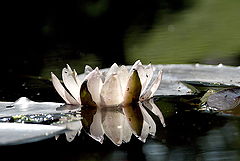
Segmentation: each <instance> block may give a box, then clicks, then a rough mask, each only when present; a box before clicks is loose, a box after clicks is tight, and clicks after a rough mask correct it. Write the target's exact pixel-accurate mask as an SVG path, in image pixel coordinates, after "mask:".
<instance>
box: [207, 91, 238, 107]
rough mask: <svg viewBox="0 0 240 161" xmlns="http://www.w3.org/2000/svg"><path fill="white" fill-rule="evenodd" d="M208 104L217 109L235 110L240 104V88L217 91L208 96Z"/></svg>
mask: <svg viewBox="0 0 240 161" xmlns="http://www.w3.org/2000/svg"><path fill="white" fill-rule="evenodd" d="M207 104H208V106H210V107H212V108H216V109H217V110H222V111H226V110H233V109H234V108H236V107H237V106H238V105H239V104H240V88H231V89H224V90H222V91H219V92H216V93H214V94H212V95H210V96H209V97H208V100H207Z"/></svg>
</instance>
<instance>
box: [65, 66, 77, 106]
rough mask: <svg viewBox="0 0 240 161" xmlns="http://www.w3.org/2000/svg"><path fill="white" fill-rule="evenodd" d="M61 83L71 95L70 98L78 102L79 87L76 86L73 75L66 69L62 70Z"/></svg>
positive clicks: (69, 69)
mask: <svg viewBox="0 0 240 161" xmlns="http://www.w3.org/2000/svg"><path fill="white" fill-rule="evenodd" d="M62 78H63V83H64V85H65V86H66V87H67V89H68V90H69V92H70V93H71V94H72V96H73V97H74V98H75V99H76V100H77V101H79V102H80V86H79V85H78V84H77V81H76V77H75V73H74V72H73V71H72V70H71V68H70V67H69V66H68V68H63V70H62Z"/></svg>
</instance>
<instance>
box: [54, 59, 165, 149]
mask: <svg viewBox="0 0 240 161" xmlns="http://www.w3.org/2000/svg"><path fill="white" fill-rule="evenodd" d="M153 72H154V70H153V67H152V66H151V64H149V65H148V66H143V65H142V63H141V62H140V61H139V60H138V61H136V62H135V64H134V65H133V66H132V68H131V69H130V70H128V68H127V67H126V66H120V67H119V66H118V65H117V64H113V65H112V66H111V68H110V69H109V70H108V71H107V72H101V71H100V70H99V69H98V68H95V69H94V70H93V69H92V68H91V67H89V66H87V67H86V68H85V73H86V77H85V78H84V79H83V81H81V80H80V78H79V76H78V75H77V73H76V71H75V70H73V71H72V69H71V68H70V66H67V68H64V69H63V71H62V78H63V83H64V85H65V87H66V88H67V89H65V88H64V87H63V85H62V84H61V83H60V81H59V79H58V78H57V77H56V76H55V75H54V74H53V73H51V75H52V82H53V85H54V87H55V89H56V90H57V92H58V93H59V95H60V96H61V97H62V98H63V99H64V100H65V102H66V103H67V104H72V105H82V110H81V113H82V115H83V120H82V123H83V127H84V128H85V129H86V131H87V132H88V133H89V134H90V136H91V137H93V138H94V139H96V140H97V141H99V142H101V143H102V142H103V135H104V134H105V135H106V136H107V137H108V138H109V139H110V140H112V142H113V143H115V144H116V145H120V144H121V143H122V142H128V141H129V140H130V138H131V135H132V134H134V135H136V136H138V138H139V139H140V140H141V141H143V142H145V140H146V138H147V136H148V134H151V135H154V134H155V132H156V125H155V122H154V121H153V119H152V118H151V116H150V115H149V114H148V113H147V111H146V109H145V108H144V106H143V104H142V102H143V101H146V100H149V99H150V98H151V97H153V94H154V93H155V92H156V90H157V89H158V86H159V85H160V81H161V78H162V71H159V72H158V74H157V76H156V79H155V80H152V78H153ZM68 91H69V92H68ZM152 103H153V102H151V103H149V104H148V105H150V106H151V107H149V106H146V105H145V107H146V108H148V109H149V110H150V111H152V112H153V113H154V114H155V115H157V116H158V117H159V118H160V120H161V121H162V123H163V125H164V121H163V117H162V114H161V112H160V110H159V109H158V107H156V106H154V105H152ZM90 109H91V112H89V110H90ZM109 111H111V112H109ZM86 116H88V117H86Z"/></svg>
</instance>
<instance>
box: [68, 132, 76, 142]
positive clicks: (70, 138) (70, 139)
mask: <svg viewBox="0 0 240 161" xmlns="http://www.w3.org/2000/svg"><path fill="white" fill-rule="evenodd" d="M77 133H78V131H68V132H65V135H66V139H67V141H68V142H71V141H73V140H74V138H75V136H76V135H77Z"/></svg>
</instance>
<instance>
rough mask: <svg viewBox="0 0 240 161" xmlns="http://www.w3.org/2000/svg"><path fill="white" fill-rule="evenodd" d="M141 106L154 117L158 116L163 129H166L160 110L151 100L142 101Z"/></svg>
mask: <svg viewBox="0 0 240 161" xmlns="http://www.w3.org/2000/svg"><path fill="white" fill-rule="evenodd" d="M143 104H144V105H145V107H147V108H148V109H149V110H150V111H152V113H154V114H155V115H156V116H158V118H159V120H160V121H161V123H162V125H163V127H166V124H165V121H164V117H163V114H162V112H161V111H160V109H159V108H158V107H157V105H156V104H155V103H154V101H153V99H150V100H149V101H144V102H143Z"/></svg>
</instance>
